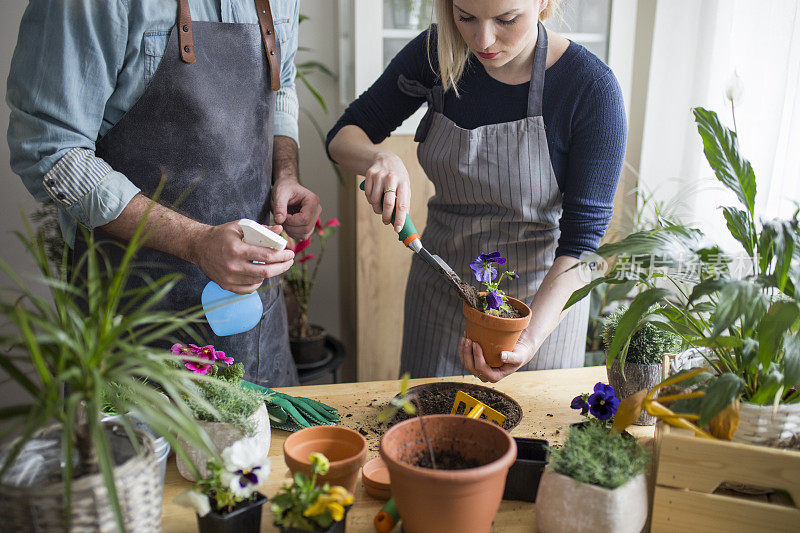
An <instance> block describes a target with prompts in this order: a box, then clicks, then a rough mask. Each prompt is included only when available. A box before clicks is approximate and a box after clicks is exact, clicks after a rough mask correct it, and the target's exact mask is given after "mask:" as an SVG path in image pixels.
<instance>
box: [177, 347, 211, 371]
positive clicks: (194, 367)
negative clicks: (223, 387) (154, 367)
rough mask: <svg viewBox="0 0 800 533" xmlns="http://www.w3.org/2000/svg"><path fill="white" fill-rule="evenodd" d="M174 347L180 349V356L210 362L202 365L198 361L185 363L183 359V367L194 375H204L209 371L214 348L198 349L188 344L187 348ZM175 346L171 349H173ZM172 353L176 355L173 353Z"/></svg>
mask: <svg viewBox="0 0 800 533" xmlns="http://www.w3.org/2000/svg"><path fill="white" fill-rule="evenodd" d="M175 346H179V347H180V352H179V354H182V355H191V356H193V357H200V358H202V359H206V360H208V361H210V362H209V363H203V362H200V361H187V360H185V359H184V361H183V365H184V366H185V367H186V368H188V369H189V370H191V371H192V372H194V373H195V374H200V375H205V374H208V373H209V372H210V371H211V366H212V365H211V362H213V361H214V347H213V346H211V345H208V346H204V347H202V348H201V347H199V346H197V345H196V344H190V345H189V347H188V348H186V347H185V346H182V347H181V345H179V344H177V345H175ZM175 346H173V347H172V348H173V349H174V348H175ZM173 353H176V352H174V351H173Z"/></svg>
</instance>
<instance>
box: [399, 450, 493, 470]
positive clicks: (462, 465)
mask: <svg viewBox="0 0 800 533" xmlns="http://www.w3.org/2000/svg"><path fill="white" fill-rule="evenodd" d="M433 453H434V455H435V457H436V468H437V469H438V470H465V469H467V468H475V467H478V466H483V463H481V462H480V461H476V460H474V459H467V458H465V457H464V456H463V455H461V454H460V453H458V452H457V451H453V450H440V451H436V450H434V451H433ZM411 464H413V465H414V466H419V467H421V468H433V464H432V463H431V456H430V454H429V453H428V452H427V451H425V453H423V454H422V455H421V456H419V457H415V458H414V461H413V462H412V463H411Z"/></svg>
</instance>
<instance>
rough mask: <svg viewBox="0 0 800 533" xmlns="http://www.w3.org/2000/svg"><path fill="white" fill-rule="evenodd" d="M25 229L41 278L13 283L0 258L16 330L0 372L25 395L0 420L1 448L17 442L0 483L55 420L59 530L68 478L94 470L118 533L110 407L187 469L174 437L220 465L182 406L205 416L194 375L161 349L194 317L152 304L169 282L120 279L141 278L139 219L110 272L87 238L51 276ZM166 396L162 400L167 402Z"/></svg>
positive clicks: (42, 247)
mask: <svg viewBox="0 0 800 533" xmlns="http://www.w3.org/2000/svg"><path fill="white" fill-rule="evenodd" d="M151 207H152V204H151ZM148 212H149V211H148ZM146 218H147V217H146V216H145V217H144V219H146ZM144 219H143V220H144ZM23 222H24V226H25V233H17V236H18V237H19V238H20V240H21V241H22V243H23V244H24V246H25V247H26V249H27V250H28V252H29V253H30V254H31V255H32V256H33V258H34V260H35V263H36V266H37V267H38V271H39V272H38V275H37V276H33V275H20V274H18V273H16V272H14V271H13V269H12V268H10V267H9V265H8V263H6V262H5V261H4V260H2V259H0V270H2V272H4V273H5V275H6V276H7V277H8V278H9V280H10V282H11V286H10V287H6V288H3V289H0V312H1V313H2V315H3V316H4V317H5V318H6V319H8V321H9V322H10V323H11V325H13V326H14V327H13V328H12V330H11V332H10V333H8V334H5V335H2V336H0V345H1V346H2V347H3V349H2V350H0V367H2V369H3V370H4V371H5V372H6V373H7V374H8V375H9V376H10V379H11V380H13V381H15V382H16V383H17V384H19V385H20V386H21V387H22V388H23V389H25V391H26V392H27V394H28V395H29V397H28V398H26V399H25V400H24V401H21V403H19V404H17V405H12V406H10V407H6V408H3V409H0V421H2V422H4V423H5V424H4V425H3V428H4V429H3V433H2V434H0V439H2V440H3V441H9V440H11V438H12V437H14V436H17V438H16V440H13V441H12V442H11V443H10V444H7V446H8V447H7V451H8V453H7V454H6V455H5V457H3V458H2V459H0V478H2V475H3V474H4V473H5V472H6V471H7V470H8V469H9V468H10V467H11V466H12V465H13V464H14V461H15V460H16V459H17V457H18V455H19V453H20V451H21V450H22V449H23V447H24V446H25V444H26V443H27V442H29V441H30V440H31V439H32V438H33V437H34V436H35V434H36V433H37V432H38V431H39V430H42V429H44V428H46V427H48V426H50V425H51V424H53V423H54V422H55V423H56V424H57V425H58V429H59V432H60V438H61V454H62V465H63V466H62V471H61V472H55V473H52V474H55V475H56V477H59V478H60V479H61V481H62V482H63V488H64V509H65V514H66V520H67V523H69V521H70V517H71V487H72V485H73V480H75V479H76V478H79V477H80V476H83V475H88V474H95V473H99V474H100V475H101V476H102V478H103V480H104V482H105V485H106V487H107V490H108V497H109V502H110V505H111V507H112V509H113V512H114V516H115V518H116V521H117V525H118V527H119V529H120V530H123V529H124V522H123V517H122V510H121V506H120V502H119V498H118V494H117V488H116V486H115V483H114V472H115V470H114V467H115V465H114V461H113V459H112V451H111V449H110V445H109V440H108V438H107V435H106V432H105V429H104V425H103V423H102V422H101V418H102V416H103V408H104V407H105V404H106V402H107V401H109V398H110V399H111V401H112V403H113V404H114V405H113V406H112V407H113V409H114V411H115V412H118V413H127V412H130V411H135V413H136V416H137V418H139V419H140V420H141V421H143V422H144V423H146V424H148V425H149V426H151V427H152V428H153V429H154V430H155V431H156V432H157V433H159V434H161V435H163V436H164V437H165V438H166V439H167V440H168V441H169V443H170V445H171V446H172V448H173V449H174V450H175V451H176V453H178V454H179V455H181V456H182V457H183V458H184V460H186V461H187V464H192V463H191V460H190V459H189V457H188V454H186V452H185V450H184V449H183V447H182V446H181V444H180V442H179V441H178V439H177V435H178V434H180V435H181V437H182V438H183V439H185V440H186V441H189V442H191V443H192V444H194V445H195V446H197V447H199V448H200V449H202V450H203V451H204V452H206V454H207V455H208V456H209V457H212V458H216V457H218V454H217V453H216V450H215V448H214V447H213V445H212V443H211V441H210V439H209V438H208V436H207V435H206V434H205V433H204V432H203V431H202V429H200V428H199V427H198V425H197V423H196V422H195V420H194V418H193V416H192V411H191V410H190V409H189V407H188V406H187V401H189V400H191V401H193V402H194V403H196V404H200V405H206V406H207V407H208V408H210V409H211V410H213V408H211V407H210V406H208V405H207V402H206V400H205V399H204V398H203V396H202V394H201V393H200V391H199V388H198V386H197V385H196V383H194V382H193V381H192V379H193V376H194V375H193V374H192V373H191V372H187V371H186V370H184V369H182V368H181V366H182V365H180V364H176V362H175V356H174V355H173V354H171V353H169V352H168V351H167V350H166V349H162V348H161V347H160V345H161V344H162V343H165V341H166V340H167V339H168V338H170V337H171V336H172V335H173V334H176V333H177V332H180V331H185V332H189V331H190V330H191V329H192V328H191V324H192V323H193V322H196V321H198V320H199V318H200V317H201V316H202V311H201V310H189V311H186V312H177V313H176V312H172V311H165V310H161V309H159V308H158V307H157V304H158V303H159V302H161V301H162V300H163V299H164V298H165V297H166V296H167V294H168V293H169V291H170V290H171V289H172V287H173V286H174V285H175V284H176V282H177V281H178V275H177V274H172V275H167V276H164V277H162V278H160V279H155V280H153V279H148V280H147V281H148V283H147V284H146V285H145V286H144V287H140V288H133V289H131V288H128V286H127V282H128V280H129V279H131V277H132V276H136V275H138V274H136V272H135V271H134V269H133V260H134V255H135V254H136V251H137V250H138V249H139V248H141V246H142V243H143V241H144V239H145V237H146V234H145V224H144V222H143V223H142V224H140V226H139V227H138V229H137V230H136V232H135V235H134V236H133V238H132V239H131V240H130V242H129V244H128V245H127V246H126V247H125V253H124V257H123V259H122V262H121V264H119V265H118V266H116V267H114V266H112V264H111V262H110V261H109V259H108V257H107V256H106V255H105V254H104V253H103V251H102V250H101V249H100V247H99V245H98V243H97V242H95V240H94V236H93V234H92V233H89V232H88V231H84V236H85V239H86V242H87V243H88V249H87V251H86V252H85V253H84V254H82V255H81V256H80V257H78V258H77V261H76V263H75V266H74V268H69V267H71V265H70V264H69V263H68V256H69V255H70V254H67V253H66V252H65V253H64V254H63V256H62V264H61V267H60V268H57V269H54V268H53V266H52V265H51V263H50V262H49V261H48V254H47V246H46V242H45V239H44V238H43V231H42V230H40V231H38V232H36V233H34V232H33V231H32V230H31V227H30V225H29V224H28V222H27V220H26V219H25V217H24V216H23ZM42 286H44V287H46V289H47V291H48V292H49V294H48V296H49V297H42V296H40V295H39V294H40V293H39V291H37V289H40V288H41V287H42ZM31 367H32V369H33V373H32V375H31V373H30V372H29V368H31ZM164 395H166V396H168V397H169V400H170V401H164ZM123 425H124V426H125V430H126V433H127V435H128V437H129V439H130V440H131V443H132V445H133V446H134V448H135V449H137V450H138V449H140V443H139V441H138V440H137V438H136V437H135V434H134V430H133V427H132V426H131V424H130V422H128V421H127V419H126V420H125V421H124V422H123ZM9 427H13V428H15V429H16V431H15V432H12V430H9V429H7V428H9ZM74 454H77V456H78V458H79V461H78V462H77V463H75V462H74V461H73V460H72V457H73V456H74Z"/></svg>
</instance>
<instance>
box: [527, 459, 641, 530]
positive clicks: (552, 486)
mask: <svg viewBox="0 0 800 533" xmlns="http://www.w3.org/2000/svg"><path fill="white" fill-rule="evenodd" d="M646 522H647V482H646V480H645V476H644V474H639V475H638V476H636V477H635V478H633V479H632V480H630V481H629V482H627V483H626V484H624V485H622V486H621V487H617V488H616V489H613V490H610V489H605V488H603V487H598V486H596V485H589V484H587V483H580V482H579V481H575V480H574V479H572V478H571V477H567V476H564V475H561V474H558V473H556V472H554V471H552V470H546V471H545V473H544V475H542V480H541V482H540V483H539V492H538V494H537V495H536V527H537V529H538V531H540V532H542V533H607V532H608V531H613V532H614V533H639V532H640V531H642V529H643V528H644V525H645V523H646Z"/></svg>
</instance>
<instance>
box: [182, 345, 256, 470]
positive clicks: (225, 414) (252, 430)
mask: <svg viewBox="0 0 800 533" xmlns="http://www.w3.org/2000/svg"><path fill="white" fill-rule="evenodd" d="M170 351H171V352H172V353H173V354H175V355H178V356H180V357H181V359H180V361H179V362H178V363H177V364H179V365H181V366H182V367H184V369H185V370H184V371H186V372H187V374H188V375H189V376H192V379H193V380H194V381H195V382H196V383H197V386H198V387H199V389H200V391H201V393H202V398H203V401H201V402H198V401H194V400H192V399H189V400H188V401H187V405H188V407H189V409H190V410H191V412H192V414H193V415H194V417H195V419H196V420H197V424H198V425H199V426H200V427H202V428H203V430H204V431H205V432H206V433H207V434H208V436H209V438H210V439H211V442H212V443H213V444H214V447H215V449H216V450H218V451H221V450H223V449H225V448H227V447H228V446H230V445H232V444H233V443H234V442H236V441H238V440H240V439H242V438H243V437H251V438H253V439H254V440H255V441H257V442H259V443H260V445H261V447H262V448H263V449H264V450H269V444H270V437H271V433H270V421H269V414H268V413H267V408H266V405H265V403H264V402H265V401H266V400H268V399H269V397H268V395H266V394H264V393H261V392H259V391H257V390H254V389H252V388H249V387H244V386H242V384H241V383H242V377H243V376H244V366H243V365H242V363H234V360H233V357H230V356H229V355H226V354H225V352H222V351H220V350H216V349H215V348H214V346H213V345H206V346H202V347H201V346H197V345H195V344H174V345H173V346H172V348H171V349H170ZM184 446H185V448H186V451H187V455H188V456H189V458H190V460H191V463H193V464H195V465H200V466H198V468H199V472H200V476H201V477H206V476H208V475H209V471H208V470H207V469H206V467H205V466H204V465H206V463H208V462H209V461H210V460H211V459H212V457H210V456H208V455H207V453H205V451H204V450H203V449H200V448H197V447H195V446H192V445H191V444H190V443H188V442H187V443H184ZM177 464H178V472H180V474H181V476H183V477H184V478H185V479H187V480H189V481H195V479H197V478H196V477H195V474H194V472H193V471H192V469H191V468H190V467H189V463H188V462H187V461H184V460H183V459H182V458H181V457H178V460H177Z"/></svg>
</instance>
